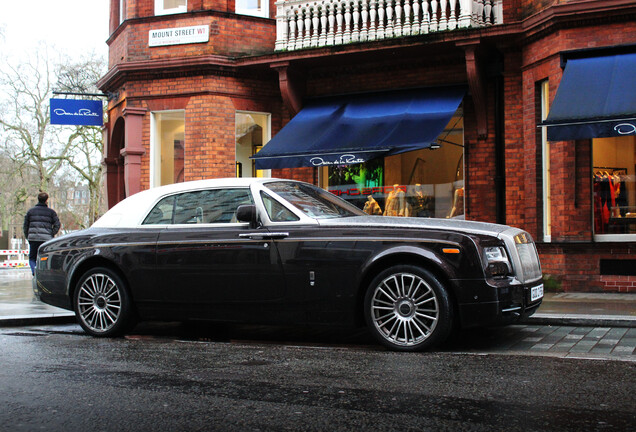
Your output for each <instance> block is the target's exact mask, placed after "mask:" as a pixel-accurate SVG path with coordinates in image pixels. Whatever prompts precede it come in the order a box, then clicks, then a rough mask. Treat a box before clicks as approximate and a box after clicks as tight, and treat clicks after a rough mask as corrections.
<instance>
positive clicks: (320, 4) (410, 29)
mask: <svg viewBox="0 0 636 432" xmlns="http://www.w3.org/2000/svg"><path fill="white" fill-rule="evenodd" d="M502 2H503V0H314V1H308V0H283V1H278V2H276V46H275V49H276V51H284V50H288V51H292V50H298V49H302V48H311V47H323V46H332V45H342V44H347V43H352V42H366V41H374V40H380V39H390V38H396V37H402V36H412V35H420V34H427V33H430V32H439V31H449V30H456V29H462V28H468V27H486V26H490V25H494V24H502V23H503V5H502Z"/></svg>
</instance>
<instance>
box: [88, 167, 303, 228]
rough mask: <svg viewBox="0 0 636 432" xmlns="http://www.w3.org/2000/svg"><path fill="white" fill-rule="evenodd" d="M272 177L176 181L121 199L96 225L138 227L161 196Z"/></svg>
mask: <svg viewBox="0 0 636 432" xmlns="http://www.w3.org/2000/svg"><path fill="white" fill-rule="evenodd" d="M272 180H274V181H275V180H279V179H272V178H221V179H209V180H197V181H190V182H183V183H175V184H171V185H166V186H159V187H156V188H152V189H147V190H145V191H141V192H138V193H136V194H134V195H131V196H129V197H128V198H126V199H124V200H123V201H120V202H119V203H118V204H117V205H115V206H114V207H113V208H111V209H110V210H108V211H107V212H106V213H104V215H103V216H102V217H101V218H99V219H98V220H96V221H95V223H94V224H93V226H94V227H100V228H126V227H136V226H139V225H140V224H141V222H142V221H141V218H142V217H143V216H145V215H146V213H147V212H148V211H150V206H152V205H153V204H155V203H156V202H157V201H158V200H159V199H160V198H162V197H164V196H166V195H172V194H174V193H179V192H186V191H191V190H201V189H212V188H219V187H249V186H250V185H252V184H254V183H264V182H269V181H272ZM285 181H293V180H285Z"/></svg>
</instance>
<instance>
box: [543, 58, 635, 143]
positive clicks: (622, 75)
mask: <svg viewBox="0 0 636 432" xmlns="http://www.w3.org/2000/svg"><path fill="white" fill-rule="evenodd" d="M635 78H636V54H621V55H611V56H603V57H592V58H583V59H572V60H568V62H567V63H566V66H565V71H564V72H563V78H561V84H560V85H559V89H558V90H557V94H556V96H555V98H554V102H553V103H552V106H551V107H550V112H549V114H548V118H547V119H546V120H545V121H544V122H543V123H542V124H541V125H542V126H547V127H548V140H550V141H568V140H576V139H587V138H602V137H612V136H621V135H633V134H635V133H636V79H635Z"/></svg>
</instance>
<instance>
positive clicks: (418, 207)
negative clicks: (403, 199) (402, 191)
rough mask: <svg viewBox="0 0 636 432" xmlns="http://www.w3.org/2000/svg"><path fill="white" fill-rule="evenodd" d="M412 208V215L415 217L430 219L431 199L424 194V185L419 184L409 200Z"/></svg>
mask: <svg viewBox="0 0 636 432" xmlns="http://www.w3.org/2000/svg"><path fill="white" fill-rule="evenodd" d="M407 201H408V202H409V204H410V206H411V208H410V211H411V215H412V216H415V217H430V215H431V214H430V213H431V212H430V209H429V207H430V204H431V197H429V196H428V195H426V194H424V191H423V190H422V185H421V184H419V183H417V184H416V185H415V188H414V192H413V195H411V196H409V197H408V198H407Z"/></svg>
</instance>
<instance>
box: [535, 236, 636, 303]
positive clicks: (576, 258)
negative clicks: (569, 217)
mask: <svg viewBox="0 0 636 432" xmlns="http://www.w3.org/2000/svg"><path fill="white" fill-rule="evenodd" d="M538 247H539V252H540V254H541V265H542V267H543V274H544V275H546V276H547V277H548V278H549V279H552V281H553V282H555V283H556V287H557V289H558V290H561V291H566V292H567V291H572V292H632V293H633V292H636V276H619V275H603V276H602V275H601V274H600V273H601V265H600V262H601V260H602V259H612V260H621V259H629V260H634V259H635V257H636V255H635V254H636V247H634V245H633V243H632V244H630V243H596V244H591V243H587V244H566V243H560V244H556V243H555V244H547V243H545V244H540V245H538Z"/></svg>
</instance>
